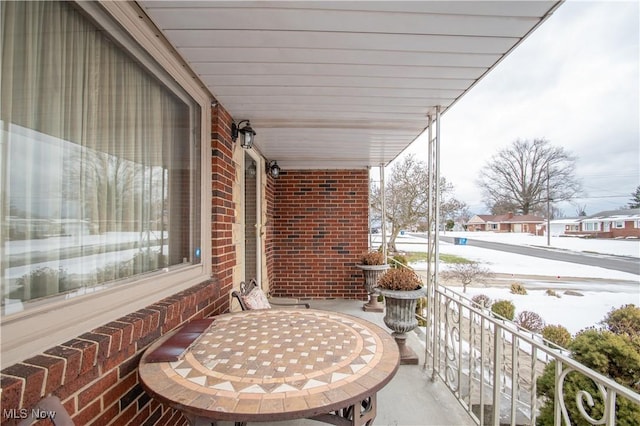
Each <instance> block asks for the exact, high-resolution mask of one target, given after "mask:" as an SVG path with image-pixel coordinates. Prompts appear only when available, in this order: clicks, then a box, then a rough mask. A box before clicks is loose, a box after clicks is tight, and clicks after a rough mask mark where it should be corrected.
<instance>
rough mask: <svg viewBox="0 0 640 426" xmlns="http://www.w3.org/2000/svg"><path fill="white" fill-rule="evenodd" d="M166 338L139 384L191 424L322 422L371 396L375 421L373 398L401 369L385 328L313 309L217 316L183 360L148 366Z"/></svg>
mask: <svg viewBox="0 0 640 426" xmlns="http://www.w3.org/2000/svg"><path fill="white" fill-rule="evenodd" d="M170 337H171V336H167V337H165V338H163V339H161V340H159V341H158V342H156V343H155V344H154V345H152V346H151V347H150V348H149V349H148V350H147V352H146V353H145V356H143V358H142V361H141V362H140V378H141V381H142V384H143V387H144V388H145V389H146V390H147V391H148V392H149V393H150V394H151V395H152V396H154V397H155V398H157V399H159V400H161V401H162V402H165V403H167V404H169V405H170V406H172V407H174V408H177V409H179V410H181V411H183V413H185V414H186V415H187V417H188V418H190V419H191V420H192V421H194V422H195V418H198V417H202V418H206V419H209V420H232V421H235V422H247V421H268V420H289V419H297V418H313V417H323V416H326V415H327V414H328V413H332V412H337V411H339V410H343V409H345V408H347V407H350V406H351V407H357V408H355V410H356V411H357V412H359V411H360V409H361V407H360V404H361V403H362V406H363V407H365V403H364V401H365V400H367V399H368V398H369V399H370V400H372V401H370V402H369V403H368V404H373V405H374V407H373V411H374V414H373V415H374V416H375V395H376V392H377V391H378V390H380V389H381V388H382V387H383V386H384V385H386V384H387V383H388V382H389V381H390V380H391V378H392V377H393V376H394V375H395V373H396V371H397V369H398V363H399V353H398V348H397V344H396V342H395V341H394V339H393V338H392V337H391V335H390V334H389V332H387V331H386V330H383V329H382V328H380V327H378V326H377V325H375V324H372V323H371V322H369V321H367V320H364V319H361V318H356V317H353V316H350V315H345V314H340V313H336V312H329V311H320V310H314V309H303V310H297V309H296V310H289V309H285V310H277V309H271V310H254V311H244V312H238V313H232V314H225V315H221V316H218V317H216V318H215V321H214V322H213V323H212V324H211V325H210V326H209V327H208V328H207V329H206V330H205V331H204V332H203V333H202V335H201V336H200V337H199V338H198V339H197V340H196V341H195V342H194V344H193V345H192V346H191V347H190V349H189V350H187V351H186V352H185V354H184V355H183V356H182V357H181V359H179V360H177V361H174V362H148V360H147V359H146V358H147V355H148V354H150V353H152V352H153V351H154V350H155V349H156V348H157V347H158V346H160V345H161V344H162V343H163V342H164V341H165V340H167V339H169V338H170ZM352 417H353V416H352ZM318 419H319V420H320V419H321V418H318ZM325 420H326V417H325ZM353 424H357V421H356V422H354V423H353Z"/></svg>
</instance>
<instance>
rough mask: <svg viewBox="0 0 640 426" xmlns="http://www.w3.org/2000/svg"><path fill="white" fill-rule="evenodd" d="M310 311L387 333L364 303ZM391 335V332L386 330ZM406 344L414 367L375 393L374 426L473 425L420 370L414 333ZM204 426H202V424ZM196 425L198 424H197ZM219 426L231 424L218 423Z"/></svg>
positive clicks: (315, 305)
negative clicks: (415, 357) (340, 316)
mask: <svg viewBox="0 0 640 426" xmlns="http://www.w3.org/2000/svg"><path fill="white" fill-rule="evenodd" d="M305 302H309V304H310V305H311V308H312V309H322V310H328V311H336V312H341V313H344V314H348V315H353V316H355V317H359V318H364V319H366V320H368V321H371V322H372V323H374V324H377V325H378V326H380V327H382V328H383V329H385V330H388V328H387V326H386V325H384V322H383V320H382V318H383V316H384V314H383V313H376V312H364V311H363V310H362V305H363V303H364V302H362V301H357V300H343V299H333V300H305ZM389 333H391V331H389ZM407 344H408V345H410V346H411V347H412V348H413V350H414V351H415V352H416V353H417V354H418V355H419V357H420V362H419V364H418V365H401V366H400V368H399V369H398V372H397V373H396V375H395V377H394V378H393V379H392V380H391V382H389V384H388V385H387V386H385V387H384V388H383V389H382V390H380V391H379V392H378V408H377V416H376V419H375V421H374V424H375V425H377V426H385V425H387V426H430V425H438V426H448V425H454V426H458V425H461V426H462V425H474V424H475V423H474V422H473V420H472V419H471V417H469V415H468V414H467V413H466V412H465V410H464V409H463V408H462V406H461V405H460V403H459V402H458V401H457V400H456V399H455V398H454V396H453V395H452V394H451V392H450V391H449V390H448V389H447V387H446V386H445V385H444V384H443V383H442V382H440V381H435V382H431V380H430V379H429V374H428V372H427V371H424V370H423V368H422V364H423V362H424V349H423V348H424V344H423V343H422V342H421V340H420V338H419V337H418V335H417V334H415V333H413V332H411V333H409V337H408V338H407ZM202 424H205V423H202ZM250 424H255V425H261V426H318V425H322V424H323V423H320V422H317V421H314V420H306V419H302V420H291V421H283V422H265V423H250ZM199 425H200V424H199ZM218 425H219V426H229V425H232V423H230V422H218Z"/></svg>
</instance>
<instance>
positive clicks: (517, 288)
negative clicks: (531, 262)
mask: <svg viewBox="0 0 640 426" xmlns="http://www.w3.org/2000/svg"><path fill="white" fill-rule="evenodd" d="M511 293H512V294H527V289H526V288H525V287H524V285H523V284H521V283H513V284H511Z"/></svg>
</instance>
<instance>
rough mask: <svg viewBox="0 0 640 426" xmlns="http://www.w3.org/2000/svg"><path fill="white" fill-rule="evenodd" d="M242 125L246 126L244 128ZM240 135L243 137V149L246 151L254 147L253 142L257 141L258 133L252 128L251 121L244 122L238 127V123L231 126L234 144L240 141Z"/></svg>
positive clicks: (241, 143) (241, 140)
mask: <svg viewBox="0 0 640 426" xmlns="http://www.w3.org/2000/svg"><path fill="white" fill-rule="evenodd" d="M242 123H246V124H245V125H244V126H242ZM241 126H242V127H241ZM238 135H241V139H240V146H241V147H243V148H244V149H250V148H251V147H252V146H253V140H254V139H255V136H256V132H255V131H254V130H253V129H252V128H251V123H250V122H249V120H242V121H241V122H239V123H238V124H237V125H236V123H232V124H231V139H233V141H234V142H235V141H236V139H238Z"/></svg>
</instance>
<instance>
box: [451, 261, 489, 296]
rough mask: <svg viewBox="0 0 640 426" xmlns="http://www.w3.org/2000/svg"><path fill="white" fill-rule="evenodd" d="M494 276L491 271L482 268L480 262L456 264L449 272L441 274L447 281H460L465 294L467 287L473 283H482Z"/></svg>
mask: <svg viewBox="0 0 640 426" xmlns="http://www.w3.org/2000/svg"><path fill="white" fill-rule="evenodd" d="M492 275H493V273H492V272H491V271H490V270H489V269H487V268H485V267H483V266H480V264H479V263H478V262H466V263H454V264H452V265H451V266H450V269H449V270H447V271H443V272H442V273H441V274H440V276H441V277H442V278H444V279H445V280H457V281H460V282H461V283H462V292H463V293H466V292H467V286H468V285H469V284H471V283H472V282H474V281H475V282H478V283H482V282H484V281H485V280H486V279H487V278H490V277H491V276H492Z"/></svg>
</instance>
